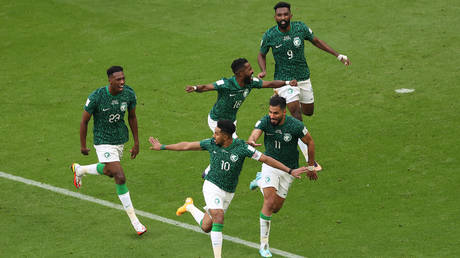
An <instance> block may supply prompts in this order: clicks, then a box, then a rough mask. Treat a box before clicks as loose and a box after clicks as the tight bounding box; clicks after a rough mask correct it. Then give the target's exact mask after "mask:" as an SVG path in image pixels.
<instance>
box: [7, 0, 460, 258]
mask: <svg viewBox="0 0 460 258" xmlns="http://www.w3.org/2000/svg"><path fill="white" fill-rule="evenodd" d="M0 3H1V7H2V8H0V9H1V10H0V24H1V26H0V35H2V37H1V40H0V63H1V64H0V101H1V104H0V107H1V109H2V119H1V122H0V136H1V140H0V143H1V148H0V171H3V172H6V173H10V174H13V175H17V176H20V177H24V178H28V179H32V180H35V181H39V182H43V183H46V184H50V185H53V186H56V187H61V188H65V189H68V190H72V191H76V190H75V189H74V186H73V184H72V180H73V178H72V175H71V173H70V171H69V169H68V166H69V165H70V163H72V162H76V161H77V162H79V163H81V164H91V163H95V162H96V161H97V157H96V155H95V151H94V149H92V151H91V153H90V155H89V156H87V157H85V156H82V155H81V154H80V152H79V134H78V130H79V122H80V119H81V114H82V107H83V104H84V103H85V100H86V98H87V96H88V95H89V94H90V92H92V91H93V90H94V89H96V88H98V87H101V86H103V85H105V84H106V83H107V79H106V75H105V70H106V69H107V68H108V67H109V66H110V65H122V66H123V67H124V68H125V75H126V78H127V84H128V85H130V86H132V87H133V88H134V89H135V91H136V93H137V96H138V106H137V115H138V122H139V136H140V141H141V152H140V154H139V156H138V157H137V158H136V159H135V160H130V159H129V158H128V155H126V156H125V158H124V160H123V161H122V164H123V167H124V170H125V173H126V176H127V185H128V187H129V189H130V192H131V196H132V200H133V203H134V206H135V208H136V209H140V210H143V211H147V212H150V213H153V214H157V215H160V216H163V217H166V218H170V219H175V220H178V221H181V222H184V223H189V224H192V225H195V222H194V221H193V219H192V217H191V216H189V215H187V214H186V215H184V216H182V217H176V215H175V210H176V208H177V207H178V206H179V205H181V204H182V203H183V201H184V199H185V198H186V197H187V196H192V197H194V199H195V202H196V203H197V205H198V206H201V205H204V200H203V197H202V193H201V186H202V179H201V178H200V175H201V172H202V170H203V169H204V168H205V167H206V165H207V164H208V154H207V153H206V152H186V153H179V152H152V151H150V150H149V149H148V146H149V144H148V141H147V139H148V137H149V136H156V137H158V138H159V139H160V141H161V142H162V143H166V144H167V143H174V142H178V141H195V140H201V139H204V138H207V137H210V136H211V133H210V130H209V128H208V126H207V120H206V119H207V113H208V112H209V110H210V108H211V106H212V105H213V103H214V101H215V99H216V93H215V92H208V93H203V94H187V93H186V92H185V91H184V88H185V86H186V85H193V84H197V83H210V82H213V81H215V80H218V79H220V78H221V77H224V76H225V77H228V76H231V75H232V72H231V69H230V64H231V62H232V60H233V59H235V58H238V57H246V58H247V59H248V60H249V61H250V63H251V64H252V66H253V68H254V70H255V73H258V72H259V69H258V66H257V60H256V57H257V53H258V49H259V43H260V39H261V37H262V34H263V33H264V32H265V30H266V29H268V28H269V27H271V26H273V25H274V24H275V23H274V19H273V15H274V12H273V9H272V7H273V5H274V4H275V3H276V1H262V0H257V1H241V0H235V1H206V0H205V1H190V0H183V1H177V0H172V1H154V0H153V1H145V0H134V1H118V0H114V1H106V0H101V1H89V0H43V1H25V0H16V1H12V0H0ZM291 4H292V12H293V14H294V17H293V20H301V21H304V22H305V23H306V24H307V25H309V26H310V27H311V28H312V29H313V31H314V33H315V35H316V36H318V37H319V38H320V39H322V40H324V41H326V42H327V43H328V44H329V45H330V46H332V47H333V48H334V49H336V50H337V51H339V52H340V53H343V54H346V55H348V56H349V57H350V59H351V61H352V65H351V66H350V67H348V68H346V67H345V66H343V65H341V64H340V62H338V61H337V60H336V59H335V58H334V57H333V56H331V55H329V54H327V53H325V52H323V51H320V50H318V49H316V48H315V47H313V46H311V45H310V44H307V45H308V46H307V47H306V55H307V60H308V62H309V65H310V68H311V72H312V77H311V80H312V84H313V87H314V89H315V99H316V100H315V103H316V110H315V115H314V116H313V117H305V118H304V123H305V124H306V125H307V127H308V128H309V130H310V132H311V133H312V136H313V138H314V140H315V143H316V147H317V160H318V161H319V162H320V164H321V165H323V167H324V171H323V172H320V177H319V180H318V181H317V182H310V181H308V180H306V179H304V180H297V181H295V183H294V184H293V186H292V188H291V191H290V193H289V197H288V198H287V200H286V202H285V206H284V207H283V209H282V210H281V211H280V212H279V213H278V214H276V215H274V217H273V223H272V230H271V234H270V244H271V246H272V247H274V248H278V249H281V250H284V251H287V252H290V253H294V254H297V255H301V256H306V257H459V256H460V247H459V246H460V229H459V227H458V225H459V223H460V220H459V219H460V215H459V210H460V201H459V196H460V190H459V186H458V185H459V182H460V173H459V172H460V169H459V167H460V160H459V157H460V155H459V153H460V147H459V144H458V143H459V139H460V133H459V131H460V130H459V128H460V115H459V110H460V104H459V103H460V102H459V96H460V88H459V87H458V81H459V79H460V66H459V64H458V58H459V56H460V48H459V45H460V36H459V35H460V34H459V33H458V24H460V18H459V17H460V3H459V1H452V0H446V1H427V0H420V1H395V0H383V1H357V0H351V1H337V0H327V1H326V0H319V1H300V0H295V1H291ZM267 62H268V65H267V67H268V79H272V78H273V69H274V64H273V59H272V55H271V53H269V54H268V59H267ZM399 88H411V89H415V91H414V92H413V93H408V94H398V93H395V89H399ZM271 94H272V92H271V91H270V90H255V91H253V92H252V93H251V95H250V96H249V98H248V99H247V100H246V102H245V103H244V104H243V106H242V108H241V110H240V112H239V114H238V134H239V136H240V137H241V138H243V139H247V137H248V136H249V134H250V132H251V130H252V128H253V125H254V124H255V122H256V121H257V120H258V119H259V118H261V117H262V116H263V115H264V114H266V113H267V101H268V98H269V96H270V95H271ZM90 128H92V126H91V127H90ZM88 139H89V142H88V145H89V146H92V145H91V141H92V134H89V136H88ZM131 146H132V141H130V142H129V143H127V145H126V148H127V149H126V151H125V153H128V149H129V148H131ZM259 168H260V165H259V163H258V162H256V161H252V160H248V161H246V164H245V167H244V169H243V172H242V175H241V176H240V183H239V186H238V188H237V192H236V195H235V198H234V200H233V202H232V204H231V206H230V209H229V210H228V212H227V214H226V217H225V227H224V234H226V235H230V236H235V237H238V238H241V239H244V240H247V241H251V242H255V243H258V240H259V226H258V214H259V210H260V208H261V205H262V197H261V194H260V193H259V192H257V191H255V192H251V191H250V190H249V189H248V184H249V182H250V181H251V180H252V178H253V177H254V175H255V173H256V172H257V171H259ZM79 192H81V193H83V194H86V195H89V196H93V197H96V198H99V199H103V200H107V201H110V202H114V203H119V200H118V198H117V196H116V192H115V186H114V183H113V181H112V180H111V179H109V178H107V177H101V176H100V177H97V176H86V177H85V178H84V181H83V186H82V188H81V190H79ZM140 219H141V221H142V222H143V223H144V224H145V225H146V226H147V227H148V229H149V231H148V232H147V233H146V234H145V235H143V236H142V237H138V236H137V235H135V233H134V231H133V229H132V228H131V225H130V223H129V220H128V218H127V216H126V214H125V213H124V212H122V211H118V210H114V209H110V208H107V207H103V206H99V205H96V204H93V203H89V202H85V201H82V200H78V199H75V198H72V197H68V196H63V195H58V194H56V193H53V192H49V191H46V190H43V189H40V188H36V187H33V186H28V185H24V184H22V183H19V182H15V181H11V180H8V179H5V178H0V232H1V234H0V257H17V256H20V257H29V256H31V257H34V256H39V257H63V256H75V257H210V256H212V249H211V244H210V240H209V237H208V236H207V235H204V234H198V233H195V232H193V231H189V230H186V229H182V228H179V227H174V226H171V225H167V224H163V223H160V222H157V221H154V220H151V219H147V218H143V217H140ZM223 256H224V257H257V256H258V253H257V250H256V249H253V248H249V247H246V246H243V245H239V244H235V243H232V242H229V241H224V244H223Z"/></svg>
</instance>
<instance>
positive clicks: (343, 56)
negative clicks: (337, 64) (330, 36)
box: [337, 55, 348, 61]
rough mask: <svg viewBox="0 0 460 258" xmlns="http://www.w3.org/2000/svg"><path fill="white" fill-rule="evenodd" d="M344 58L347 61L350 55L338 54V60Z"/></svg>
mask: <svg viewBox="0 0 460 258" xmlns="http://www.w3.org/2000/svg"><path fill="white" fill-rule="evenodd" d="M342 59H345V61H347V60H348V57H347V56H345V55H338V56H337V60H339V61H342Z"/></svg>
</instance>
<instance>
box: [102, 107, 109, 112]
mask: <svg viewBox="0 0 460 258" xmlns="http://www.w3.org/2000/svg"><path fill="white" fill-rule="evenodd" d="M109 109H110V108H104V109H102V112H105V111H107V110H109Z"/></svg>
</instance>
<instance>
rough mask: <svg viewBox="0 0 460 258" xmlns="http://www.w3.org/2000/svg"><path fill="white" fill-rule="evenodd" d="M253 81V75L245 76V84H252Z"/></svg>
mask: <svg viewBox="0 0 460 258" xmlns="http://www.w3.org/2000/svg"><path fill="white" fill-rule="evenodd" d="M251 81H252V77H251V76H248V77H246V78H244V83H245V84H250V83H251Z"/></svg>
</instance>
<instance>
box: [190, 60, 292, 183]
mask: <svg viewBox="0 0 460 258" xmlns="http://www.w3.org/2000/svg"><path fill="white" fill-rule="evenodd" d="M231 68H232V71H233V73H234V76H232V77H231V78H229V79H227V78H222V79H221V80H218V81H216V82H214V83H211V84H203V85H195V86H187V87H186V88H185V90H186V91H187V92H189V93H190V92H198V93H201V92H206V91H211V90H216V91H217V93H218V94H217V101H216V103H215V104H214V106H213V107H212V109H211V112H209V115H208V125H209V128H210V129H211V131H213V132H214V130H215V128H216V125H217V121H218V120H221V119H228V120H231V121H232V122H234V123H235V125H236V113H237V112H238V110H239V108H240V107H241V105H242V104H243V102H244V100H245V99H246V97H247V96H248V95H249V93H250V92H251V90H252V89H254V88H255V89H260V88H279V87H282V86H284V85H286V84H288V85H290V86H296V85H297V81H296V80H295V79H294V80H289V81H280V80H275V81H262V80H261V79H259V78H254V77H252V75H253V74H254V70H253V69H252V67H251V65H250V64H249V62H248V60H246V59H245V58H238V59H236V60H234V61H233V62H232V65H231ZM233 138H237V135H236V132H235V133H234V134H233ZM208 171H209V166H208V167H207V168H206V169H205V171H204V172H203V175H202V177H203V178H204V177H205V176H206V174H207V173H208Z"/></svg>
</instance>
